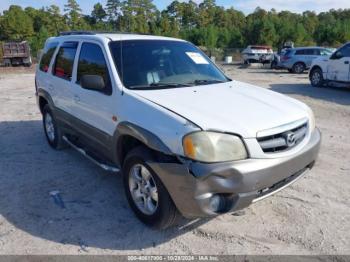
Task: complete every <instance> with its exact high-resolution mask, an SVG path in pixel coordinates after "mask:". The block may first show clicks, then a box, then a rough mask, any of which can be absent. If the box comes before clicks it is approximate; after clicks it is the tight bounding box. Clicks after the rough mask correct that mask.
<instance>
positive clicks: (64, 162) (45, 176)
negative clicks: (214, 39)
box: [0, 66, 350, 254]
mask: <svg viewBox="0 0 350 262" xmlns="http://www.w3.org/2000/svg"><path fill="white" fill-rule="evenodd" d="M18 70H19V69H16V70H12V71H11V70H10V71H5V70H0V254H82V253H83V254H138V253H140V250H141V251H142V253H144V254H320V253H321V254H350V222H349V221H350V161H349V160H350V89H342V88H320V89H319V88H313V87H311V86H310V85H309V83H308V79H307V75H306V74H303V75H291V74H288V73H285V72H276V71H271V70H268V69H261V68H250V69H243V68H239V67H238V66H226V67H225V70H226V71H227V73H228V74H229V75H231V76H232V77H233V78H234V79H238V80H242V81H246V82H249V83H253V84H256V85H260V86H263V87H265V88H270V89H272V90H274V91H277V92H280V93H284V94H286V95H289V96H292V97H295V98H297V99H299V100H301V101H303V102H305V103H307V104H308V105H309V106H311V107H312V109H313V110H314V112H315V115H316V119H317V124H318V126H319V127H320V129H321V131H322V133H323V144H322V148H321V152H320V157H319V161H318V163H317V164H316V166H315V168H314V169H313V170H312V171H311V172H310V173H309V174H308V175H307V176H306V177H305V178H303V179H301V180H299V181H298V183H296V184H294V185H292V186H291V187H289V188H287V189H286V190H284V191H282V192H280V193H278V194H276V195H275V196H273V197H270V198H268V199H266V200H264V201H262V202H259V203H256V204H254V205H253V206H251V207H250V208H248V209H247V210H246V211H245V214H244V215H241V216H237V215H232V214H227V215H224V216H220V217H218V218H215V219H212V220H211V221H197V222H196V223H194V224H193V225H190V226H187V227H186V226H185V227H177V228H172V229H169V230H166V231H163V232H157V231H153V230H150V229H148V228H146V227H145V226H144V225H142V224H141V223H140V222H139V221H138V220H137V219H136V218H135V217H134V216H133V214H132V212H131V211H130V209H129V208H128V205H127V202H126V199H125V198H124V193H123V190H122V181H121V176H118V175H112V174H109V173H106V172H104V171H102V170H101V169H100V168H98V167H96V166H95V165H94V164H92V163H90V162H89V161H87V160H86V159H84V158H83V157H82V156H80V155H79V154H78V153H77V152H75V151H74V150H72V149H67V150H64V151H54V150H52V149H51V148H49V146H48V145H47V143H46V141H45V137H44V134H43V131H42V126H41V116H40V114H39V112H38V109H37V107H36V104H35V97H34V74H33V72H32V71H31V70H29V71H27V70H22V69H20V72H19V71H18ZM53 190H59V191H60V192H61V195H62V199H63V201H64V203H65V208H61V207H60V206H59V205H57V204H55V203H54V201H53V199H52V198H51V197H50V195H49V192H51V191H53Z"/></svg>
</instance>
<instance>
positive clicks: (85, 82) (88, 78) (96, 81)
mask: <svg viewBox="0 0 350 262" xmlns="http://www.w3.org/2000/svg"><path fill="white" fill-rule="evenodd" d="M80 84H81V86H82V87H83V88H86V89H91V90H96V91H102V90H104V89H105V87H106V85H105V81H104V80H103V77H102V76H99V75H83V76H82V77H81V78H80Z"/></svg>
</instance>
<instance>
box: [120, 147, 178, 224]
mask: <svg viewBox="0 0 350 262" xmlns="http://www.w3.org/2000/svg"><path fill="white" fill-rule="evenodd" d="M151 158H152V156H151V153H150V152H149V150H147V148H145V147H137V148H135V149H133V150H132V151H131V152H130V153H129V154H128V155H127V157H126V159H125V161H124V165H123V181H124V189H125V193H126V197H127V199H128V202H129V205H130V207H131V208H132V210H133V211H134V213H135V215H136V216H137V217H138V218H139V219H140V220H141V221H142V222H143V223H144V224H146V225H147V226H150V227H153V228H156V229H165V228H167V227H170V226H172V225H174V224H175V223H176V222H177V221H178V219H179V218H180V217H181V216H180V214H179V212H178V211H177V208H176V207H175V205H174V203H173V201H172V199H171V197H170V195H169V193H168V191H167V190H166V188H165V186H164V185H163V183H162V182H161V181H160V179H159V178H158V176H157V175H156V173H155V172H154V171H153V170H152V169H151V168H150V167H149V166H148V165H147V164H146V162H145V161H146V160H147V159H151Z"/></svg>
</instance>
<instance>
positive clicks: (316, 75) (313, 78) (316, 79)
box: [310, 68, 324, 87]
mask: <svg viewBox="0 0 350 262" xmlns="http://www.w3.org/2000/svg"><path fill="white" fill-rule="evenodd" d="M310 82H311V85H312V86H315V87H321V86H323V84H324V79H323V74H322V70H321V69H319V68H315V69H313V70H312V71H311V73H310Z"/></svg>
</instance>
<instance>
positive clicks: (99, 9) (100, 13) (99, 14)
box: [91, 3, 107, 22]
mask: <svg viewBox="0 0 350 262" xmlns="http://www.w3.org/2000/svg"><path fill="white" fill-rule="evenodd" d="M91 16H92V17H93V18H94V19H95V20H96V21H97V22H102V20H103V19H104V18H106V16H107V13H106V11H105V10H104V9H103V6H102V5H101V4H100V3H97V4H95V5H94V9H93V10H92V12H91Z"/></svg>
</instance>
